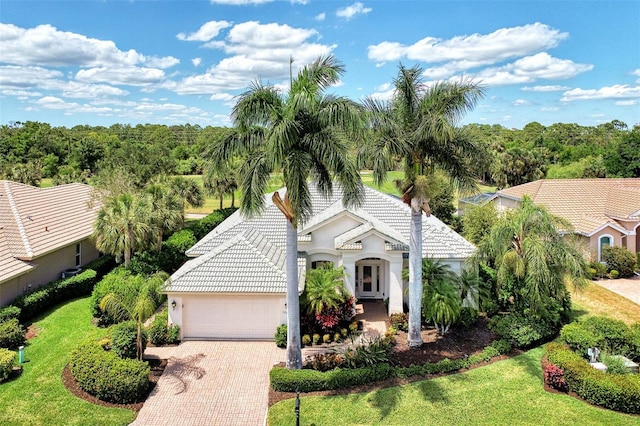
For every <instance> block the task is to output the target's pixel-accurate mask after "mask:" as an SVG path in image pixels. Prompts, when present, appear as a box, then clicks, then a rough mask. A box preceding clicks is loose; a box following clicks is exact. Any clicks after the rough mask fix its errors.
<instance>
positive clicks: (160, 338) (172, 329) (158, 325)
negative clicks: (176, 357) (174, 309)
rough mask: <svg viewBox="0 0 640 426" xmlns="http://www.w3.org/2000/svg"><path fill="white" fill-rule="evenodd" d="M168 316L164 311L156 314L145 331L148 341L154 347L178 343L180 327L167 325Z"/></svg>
mask: <svg viewBox="0 0 640 426" xmlns="http://www.w3.org/2000/svg"><path fill="white" fill-rule="evenodd" d="M168 316H169V315H168V313H167V310H166V309H165V310H163V311H162V312H160V313H158V314H156V316H155V318H154V319H153V322H152V323H151V325H150V326H149V328H148V329H147V334H148V335H149V340H150V341H151V343H153V344H154V345H155V346H162V345H167V344H168V345H173V344H176V343H178V342H180V327H179V326H177V325H175V324H171V325H168Z"/></svg>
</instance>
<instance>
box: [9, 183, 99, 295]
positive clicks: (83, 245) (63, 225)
mask: <svg viewBox="0 0 640 426" xmlns="http://www.w3.org/2000/svg"><path fill="white" fill-rule="evenodd" d="M91 192H92V188H91V187H90V186H88V185H84V184H80V183H72V184H68V185H60V186H55V187H51V188H36V187H33V186H29V185H24V184H22V183H17V182H10V181H7V180H0V306H4V305H7V304H9V303H10V302H11V301H12V300H13V299H15V298H16V297H17V296H19V295H21V294H22V293H24V292H25V291H28V290H30V289H32V288H35V287H38V286H41V285H43V284H46V283H48V282H50V281H53V280H55V279H57V278H60V277H61V274H62V273H63V272H64V271H65V270H69V272H68V273H70V274H73V273H74V272H75V271H77V269H76V268H78V267H81V266H82V265H84V264H86V263H88V262H90V261H92V260H94V259H96V258H98V255H99V253H98V251H97V250H96V248H95V245H94V244H93V243H92V242H91V241H90V240H89V236H90V235H91V234H92V232H93V222H94V220H95V218H96V216H97V214H98V210H99V209H100V207H99V206H97V205H95V206H93V207H91V208H90V207H89V206H88V203H89V201H90V200H91Z"/></svg>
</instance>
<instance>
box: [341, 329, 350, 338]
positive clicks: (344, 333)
mask: <svg viewBox="0 0 640 426" xmlns="http://www.w3.org/2000/svg"><path fill="white" fill-rule="evenodd" d="M348 335H349V330H347V329H346V328H341V329H340V336H341V337H342V338H343V339H346V337H347V336H348Z"/></svg>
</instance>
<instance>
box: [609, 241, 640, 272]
mask: <svg viewBox="0 0 640 426" xmlns="http://www.w3.org/2000/svg"><path fill="white" fill-rule="evenodd" d="M602 260H603V261H604V262H605V264H606V265H607V270H608V271H609V274H611V275H612V272H613V271H614V270H615V271H617V272H618V273H619V275H620V277H622V278H626V277H630V276H632V275H633V269H634V267H635V264H636V259H635V256H634V255H633V253H631V252H630V251H629V250H627V249H626V248H624V247H619V246H609V247H605V248H603V249H602ZM611 278H613V276H612V277H611Z"/></svg>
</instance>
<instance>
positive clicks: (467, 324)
mask: <svg viewBox="0 0 640 426" xmlns="http://www.w3.org/2000/svg"><path fill="white" fill-rule="evenodd" d="M476 322H478V311H476V310H475V309H473V308H470V307H464V308H462V309H461V310H460V316H458V320H457V321H456V325H458V326H460V327H462V328H471V327H472V326H474V325H475V324H476Z"/></svg>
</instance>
